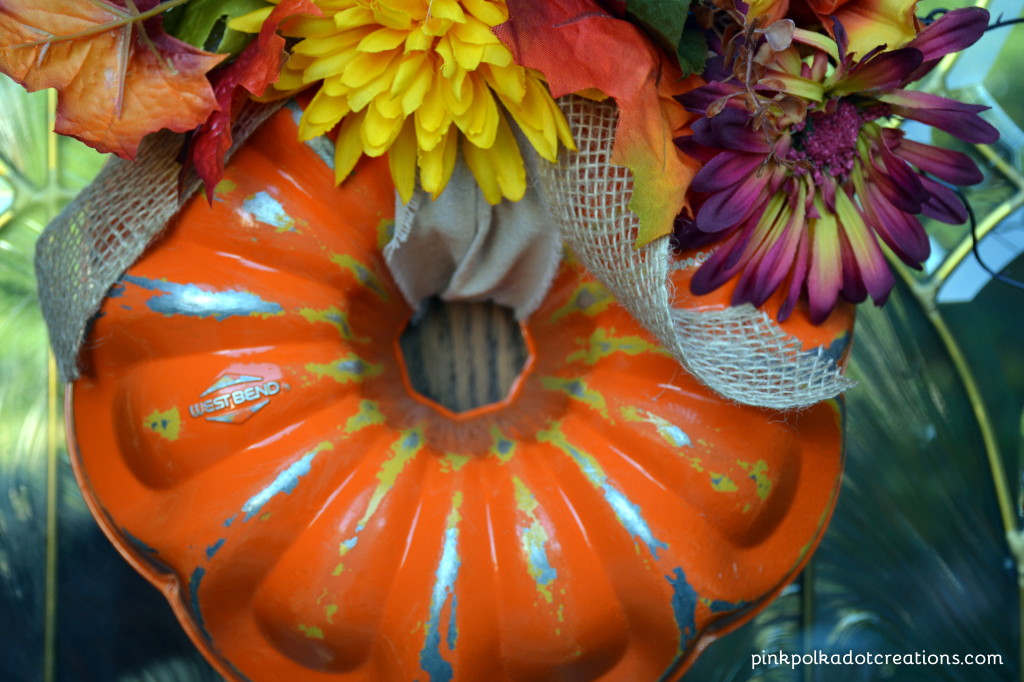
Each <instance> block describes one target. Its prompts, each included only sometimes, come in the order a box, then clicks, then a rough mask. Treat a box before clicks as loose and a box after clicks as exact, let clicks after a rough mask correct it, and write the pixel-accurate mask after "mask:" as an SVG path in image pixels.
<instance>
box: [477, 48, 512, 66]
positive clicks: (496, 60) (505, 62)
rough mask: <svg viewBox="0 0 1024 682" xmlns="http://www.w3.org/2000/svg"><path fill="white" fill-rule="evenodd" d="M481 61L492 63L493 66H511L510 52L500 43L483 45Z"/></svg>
mask: <svg viewBox="0 0 1024 682" xmlns="http://www.w3.org/2000/svg"><path fill="white" fill-rule="evenodd" d="M481 61H482V62H483V63H484V64H494V65H495V66H511V65H512V53H511V52H509V49H508V48H507V47H505V46H504V45H502V44H501V43H495V44H493V45H484V56H483V58H482V59H481Z"/></svg>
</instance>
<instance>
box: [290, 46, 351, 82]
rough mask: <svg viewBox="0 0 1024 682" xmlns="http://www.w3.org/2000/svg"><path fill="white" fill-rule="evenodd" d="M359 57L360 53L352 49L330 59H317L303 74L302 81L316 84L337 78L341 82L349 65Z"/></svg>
mask: <svg viewBox="0 0 1024 682" xmlns="http://www.w3.org/2000/svg"><path fill="white" fill-rule="evenodd" d="M358 56H359V53H358V52H356V50H355V48H350V49H348V50H345V51H344V52H339V53H338V54H332V55H331V56H330V57H323V58H321V59H317V60H315V61H313V62H312V63H311V64H310V65H309V66H308V67H307V68H306V69H305V70H304V71H303V72H302V80H303V81H304V82H306V83H315V82H316V81H321V80H326V79H328V78H337V79H338V81H339V82H340V81H342V76H343V75H344V74H345V73H346V72H347V71H348V67H349V64H351V63H352V60H354V59H355V58H356V57H358Z"/></svg>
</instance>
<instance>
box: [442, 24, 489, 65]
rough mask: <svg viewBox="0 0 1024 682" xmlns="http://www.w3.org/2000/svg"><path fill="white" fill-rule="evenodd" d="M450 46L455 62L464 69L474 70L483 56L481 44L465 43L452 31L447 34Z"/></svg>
mask: <svg viewBox="0 0 1024 682" xmlns="http://www.w3.org/2000/svg"><path fill="white" fill-rule="evenodd" d="M448 35H449V36H450V38H449V39H450V42H451V46H452V54H453V55H454V56H455V62H456V63H457V64H458V65H459V66H460V67H462V68H463V69H465V70H466V71H475V70H476V68H477V67H478V66H480V60H482V59H483V58H484V48H483V46H482V45H474V44H473V43H465V42H462V41H461V40H459V39H458V37H456V36H455V35H454V34H453V33H449V34H448Z"/></svg>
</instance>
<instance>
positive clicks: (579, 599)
mask: <svg viewBox="0 0 1024 682" xmlns="http://www.w3.org/2000/svg"><path fill="white" fill-rule="evenodd" d="M294 139H295V128H294V123H293V122H292V119H291V114H290V113H289V112H284V113H281V114H278V115H277V116H275V117H274V118H272V119H271V120H270V122H269V123H268V124H267V125H266V126H265V127H264V128H263V129H262V130H261V131H259V132H258V133H257V134H256V135H254V136H253V138H252V139H251V140H250V141H249V143H248V144H247V145H246V146H245V148H243V149H242V150H241V151H240V152H239V153H238V154H237V155H236V156H235V157H234V159H233V160H232V162H231V164H230V165H229V167H228V169H227V171H226V175H225V181H226V182H230V183H233V184H234V186H235V187H236V189H235V190H234V191H232V192H231V193H229V194H223V195H221V196H220V197H219V199H220V200H218V201H216V202H214V203H213V205H212V206H210V205H209V204H208V203H206V202H205V201H204V200H202V199H199V200H196V201H193V202H191V203H190V204H188V205H187V206H186V207H185V209H184V210H183V212H182V213H181V214H180V216H179V217H178V218H177V219H176V220H175V221H174V222H173V224H171V225H170V226H169V227H168V229H167V231H166V233H165V235H164V236H163V237H162V238H161V241H160V242H159V243H158V244H156V245H154V246H153V247H152V248H150V249H149V251H148V252H147V254H146V255H145V256H144V257H143V258H142V259H141V260H140V261H139V262H138V263H137V264H135V265H134V266H133V267H132V268H131V269H130V271H129V273H128V274H129V277H130V278H133V279H126V280H125V282H124V286H123V290H120V289H119V291H118V294H119V295H118V296H117V297H116V298H110V299H108V301H107V302H106V304H105V306H104V309H103V313H104V314H103V315H102V316H100V317H99V318H98V319H97V320H96V323H95V325H94V327H93V329H92V335H91V337H90V341H89V343H88V344H87V348H86V351H85V354H84V358H83V359H84V363H85V365H86V369H85V371H84V373H83V376H82V378H81V379H80V380H78V381H77V382H76V383H75V385H74V386H73V389H72V390H71V391H69V409H68V414H69V417H70V419H69V433H70V437H71V443H72V448H71V450H72V460H73V463H74V467H75V471H76V474H77V476H78V480H79V482H80V484H81V486H82V489H83V491H84V493H85V497H86V500H87V502H88V504H89V506H90V508H91V509H92V511H93V513H94V515H95V516H96V517H97V519H98V520H99V522H100V525H101V526H102V527H103V529H104V531H105V532H106V533H107V535H108V537H110V539H111V540H112V541H113V543H114V544H115V545H116V546H117V547H118V549H119V550H120V551H121V553H122V554H123V555H124V556H125V557H126V558H127V559H128V560H129V561H130V562H131V563H132V564H133V565H134V566H135V567H136V569H137V570H139V571H140V572H141V573H142V574H143V575H145V576H146V577H147V578H148V579H149V580H150V581H152V582H153V583H154V584H155V585H156V586H157V587H158V588H159V589H161V590H162V591H163V592H164V594H165V595H166V596H167V598H168V599H169V600H170V602H171V604H172V606H173V608H174V611H175V613H176V614H177V616H178V618H179V619H180V620H181V623H182V625H183V627H184V628H185V629H186V630H187V631H188V633H189V634H190V636H191V637H192V639H193V641H194V642H195V643H196V646H197V647H199V649H201V650H202V651H203V653H204V654H205V655H206V656H207V657H208V658H209V659H210V661H211V662H212V663H213V665H214V666H215V667H216V668H217V669H218V670H219V671H220V672H221V673H222V674H223V675H224V676H226V677H227V678H229V679H241V678H243V677H244V678H245V679H249V680H254V681H261V680H350V681H356V680H366V681H370V680H410V679H421V680H428V679H429V680H435V681H436V680H445V679H453V680H464V681H475V680H493V679H508V680H512V679H516V680H534V679H550V678H556V677H557V678H571V679H580V680H654V679H659V678H660V677H661V676H663V675H664V676H665V678H666V679H675V678H678V677H680V676H681V675H682V674H683V671H684V670H685V669H686V667H687V666H688V665H689V663H690V662H691V661H692V660H693V657H694V656H695V655H696V654H697V653H699V651H700V650H701V649H703V648H704V647H705V646H707V645H708V644H709V643H710V642H711V641H712V640H714V639H715V638H716V637H718V636H720V635H722V634H723V633H725V632H727V631H729V630H731V629H733V628H735V627H737V626H738V625H740V624H742V623H743V622H746V621H747V620H749V619H750V618H751V617H752V616H753V614H754V613H756V612H757V610H758V609H760V608H761V607H763V606H764V605H765V604H766V603H767V601H768V600H770V599H771V598H772V597H773V596H774V595H775V594H777V593H778V591H779V590H780V589H782V587H783V586H784V585H785V584H786V583H787V582H788V581H790V580H791V579H792V578H793V577H794V576H795V575H796V573H797V572H798V571H799V570H800V568H801V567H802V565H803V563H804V562H805V561H806V560H807V558H808V556H809V553H807V552H806V549H807V548H808V547H813V546H814V545H815V544H816V543H817V542H818V540H819V539H820V537H821V534H822V532H823V530H824V525H825V523H826V522H827V520H828V517H829V515H830V514H831V510H832V506H833V504H834V502H835V493H836V490H837V487H838V482H839V477H840V472H841V468H842V453H841V428H842V425H841V419H840V417H839V416H838V415H839V414H840V411H837V410H836V409H835V407H834V405H832V404H822V405H817V406H814V407H811V408H809V409H807V410H804V411H801V412H800V413H796V414H791V415H788V416H785V417H783V416H781V415H779V414H778V413H776V412H773V411H770V410H763V409H757V408H752V407H744V406H740V405H736V404H733V403H730V402H727V401H725V400H722V399H720V398H718V397H717V396H715V395H713V394H711V393H709V391H708V390H707V389H705V388H704V387H702V386H701V385H699V384H698V383H697V382H696V381H694V380H693V379H692V378H691V377H690V376H689V375H688V374H686V373H685V372H684V371H682V370H681V369H680V368H679V367H678V365H676V364H675V363H674V362H673V361H672V360H671V358H669V357H668V356H667V355H666V354H665V353H663V352H660V351H658V349H657V348H655V347H653V346H652V349H651V350H642V349H641V348H640V347H639V346H636V347H631V352H608V353H593V354H588V353H580V352H579V350H580V339H584V340H586V339H591V338H602V337H601V335H598V336H595V333H596V332H598V331H599V330H603V332H602V334H604V335H605V336H609V337H610V336H612V335H614V336H615V337H642V338H644V339H648V340H649V338H650V337H649V336H648V335H647V334H646V333H645V332H644V331H643V330H642V329H641V328H640V327H639V326H638V325H637V324H636V322H635V321H634V320H632V319H631V318H630V317H629V315H628V314H627V313H626V312H625V311H624V310H623V309H622V308H621V307H620V306H617V305H601V306H596V305H581V304H580V292H589V293H588V296H589V298H588V300H591V301H593V300H598V299H599V298H601V296H603V295H604V294H603V291H601V290H600V287H599V286H598V285H597V284H596V283H595V282H594V281H593V280H592V279H591V278H590V277H589V275H587V274H586V273H585V272H584V271H583V270H582V269H581V268H580V267H579V266H578V265H576V264H573V263H571V262H566V263H563V264H562V266H561V269H560V271H559V273H558V275H557V277H556V279H555V282H554V284H553V286H552V289H551V291H550V294H549V295H548V297H547V299H546V300H545V302H544V303H543V304H542V305H541V306H540V308H539V309H538V310H537V312H536V313H535V314H533V315H532V316H531V317H530V318H529V319H528V320H527V321H525V322H523V323H522V330H523V334H524V337H525V339H526V343H527V347H528V350H529V354H530V358H529V360H528V362H527V364H526V367H525V369H524V371H523V373H522V375H521V376H520V378H519V379H518V380H517V382H516V383H515V385H514V386H513V388H512V390H511V392H510V394H509V396H508V398H507V399H505V400H504V401H502V402H500V403H495V404H492V405H488V406H485V407H481V408H477V409H474V410H471V411H469V412H464V413H459V414H455V413H452V412H450V411H448V410H445V409H444V408H441V407H439V406H437V405H435V404H433V403H431V402H430V401H428V400H426V399H424V398H423V397H421V396H420V395H419V394H418V393H416V392H415V391H413V390H412V388H411V386H410V385H409V382H408V378H407V376H406V373H405V371H404V368H403V366H402V362H403V361H402V354H401V351H400V348H399V345H398V339H399V337H400V335H401V333H402V331H403V329H404V327H405V325H406V324H407V323H408V320H409V318H410V316H411V311H410V310H409V309H408V307H407V306H406V304H405V303H404V302H403V299H402V296H401V295H400V293H399V292H398V290H397V289H396V287H395V285H394V283H393V281H392V280H391V278H390V275H389V273H388V271H387V268H386V267H385V265H384V261H383V259H382V257H381V254H380V245H379V241H378V234H377V233H378V226H379V225H380V224H381V223H382V221H387V220H390V219H391V217H392V216H391V213H392V210H393V208H392V207H393V204H394V198H393V188H392V186H391V184H390V180H389V176H388V168H387V162H386V160H380V159H366V160H364V161H363V162H361V165H360V166H358V167H357V170H356V171H355V173H354V175H353V177H352V178H351V179H350V180H349V181H348V182H346V183H344V184H343V185H342V186H341V187H335V185H334V179H333V174H332V172H331V171H330V169H328V168H327V167H325V166H324V165H323V164H322V162H321V161H320V160H319V159H318V157H316V155H315V154H314V153H313V152H312V151H311V150H310V149H308V148H307V147H306V146H305V145H303V144H299V143H295V142H292V141H293V140H294ZM269 187H274V188H275V196H276V197H278V200H279V201H280V203H281V204H282V207H283V209H284V210H285V211H286V212H287V214H288V215H289V216H291V217H292V218H294V219H295V220H296V221H297V222H299V221H302V224H303V225H304V226H305V227H304V228H303V230H302V231H301V232H278V230H277V229H276V228H275V227H274V226H273V225H262V224H260V223H258V222H256V223H254V222H253V221H252V220H249V219H248V217H247V216H246V215H244V212H243V211H242V207H241V204H242V201H243V199H244V197H247V196H252V195H254V194H255V193H257V192H260V191H265V190H266V189H267V188H269ZM335 254H343V255H344V257H345V258H346V260H345V262H346V263H358V264H359V266H360V268H364V269H365V270H361V269H360V268H349V267H339V266H338V262H337V258H336V257H334V255H335ZM368 275H369V276H368ZM155 283H159V285H158V284H155ZM382 292H383V293H384V294H385V295H384V296H382V295H381V293H382ZM167 297H169V298H167ZM595 297H596V298H595ZM161 298H164V299H166V300H162V301H161V300H159V299H161ZM204 306H205V307H204ZM310 311H332V312H333V313H336V315H335V317H336V318H337V319H344V320H345V322H346V325H347V328H350V329H349V331H350V333H339V330H338V327H337V325H335V324H315V323H311V322H316V321H319V320H318V319H317V320H312V319H311V318H310ZM332 319H333V318H332ZM848 326H849V325H848V324H847V325H846V327H847V328H848ZM612 330H614V334H613V332H612ZM805 331H808V330H804V329H802V328H800V329H796V331H795V333H797V334H803V333H804V332H805ZM808 333H813V334H817V333H819V332H818V331H813V332H810V331H808ZM633 350H636V351H637V352H632V351H633ZM346 363H347V364H346ZM310 367H312V368H314V369H316V370H317V371H311V370H310V369H309V368H310ZM324 368H326V369H324ZM368 368H372V371H369V369H368ZM321 370H322V371H321ZM338 376H344V377H346V381H339V380H337V377H338ZM577 381H579V382H580V383H579V384H578V385H579V386H581V387H585V388H586V391H587V393H586V395H590V396H601V399H602V404H601V405H600V406H599V407H601V409H594V406H593V405H591V404H588V403H587V402H586V401H583V400H578V399H574V398H573V395H572V393H573V386H576V385H577V384H575V383H573V382H577ZM196 405H198V406H199V407H195V406H196ZM171 406H174V407H176V408H177V410H178V413H179V414H180V415H181V420H182V426H181V429H180V434H179V437H178V438H177V439H175V440H170V439H168V438H165V437H163V436H162V435H161V434H160V433H157V432H154V431H153V430H152V429H149V428H146V427H145V424H144V420H145V418H146V416H147V415H150V414H152V413H153V412H154V411H155V410H159V411H161V412H162V411H166V410H167V409H169V408H170V407H171ZM190 407H193V408H194V409H192V410H191V411H190ZM695 463H696V464H695ZM762 463H763V464H762ZM755 464H756V466H757V470H756V473H757V474H758V475H759V476H762V477H764V480H755V479H753V478H751V474H752V472H754V469H753V467H754V465H755ZM745 465H746V466H745ZM711 472H714V473H716V474H720V475H721V476H723V477H728V479H729V481H731V482H732V484H733V486H732V488H734V489H727V488H729V486H727V485H724V483H722V481H724V480H725V479H724V478H722V479H720V481H719V484H718V488H719V489H717V490H716V488H715V484H714V481H713V480H712V476H711ZM755 478H756V477H755ZM768 483H770V486H769V485H768ZM324 595H330V596H329V600H327V599H325V598H324ZM549 597H550V599H549Z"/></svg>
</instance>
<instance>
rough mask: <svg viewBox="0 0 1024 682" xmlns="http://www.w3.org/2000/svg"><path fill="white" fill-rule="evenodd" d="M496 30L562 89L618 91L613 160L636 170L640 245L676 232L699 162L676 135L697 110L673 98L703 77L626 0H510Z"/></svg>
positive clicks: (519, 58) (556, 91) (554, 90)
mask: <svg viewBox="0 0 1024 682" xmlns="http://www.w3.org/2000/svg"><path fill="white" fill-rule="evenodd" d="M508 8H509V20H508V22H506V23H504V24H501V25H500V26H497V27H496V28H495V33H496V34H497V35H498V37H499V38H500V39H501V40H502V42H504V43H505V45H507V46H508V47H509V49H510V50H512V53H513V55H514V56H515V59H516V62H517V63H519V64H522V65H524V66H527V67H530V68H534V69H537V70H539V71H540V72H541V73H543V74H544V76H545V78H547V81H548V86H549V87H550V89H551V94H552V95H554V96H555V97H559V96H561V95H565V94H567V93H571V92H579V91H581V90H587V89H590V88H596V89H598V90H600V91H601V92H603V93H605V94H606V95H609V96H611V97H612V98H614V99H615V103H616V104H617V105H618V107H619V123H618V127H617V129H616V134H615V143H614V147H613V150H612V158H611V161H612V163H614V164H616V165H621V166H626V167H627V168H629V169H630V171H632V173H633V181H634V190H633V197H632V200H631V202H630V208H631V209H632V210H633V211H634V212H635V213H636V214H637V215H638V216H639V217H640V236H639V239H638V242H637V243H638V245H643V244H646V243H647V242H650V241H652V240H653V239H655V238H657V237H659V236H661V235H665V234H669V233H671V231H672V225H673V221H674V219H675V217H676V215H678V214H679V212H680V211H681V210H682V208H683V205H684V203H685V195H686V188H687V187H688V186H689V184H690V180H692V178H693V176H694V174H695V173H696V171H697V163H696V162H695V161H693V160H691V159H689V158H687V157H685V156H684V155H683V154H681V153H680V152H679V151H678V150H677V148H676V146H675V144H673V142H672V140H673V138H674V137H676V136H677V135H679V133H680V131H681V129H682V128H683V127H684V126H685V124H686V123H687V122H688V121H689V120H690V119H692V118H693V117H692V116H691V115H690V114H688V113H687V112H686V111H685V110H684V109H683V107H682V106H681V105H680V104H679V103H678V102H676V101H675V100H674V99H673V95H677V94H682V93H684V92H687V91H689V90H692V89H693V88H695V87H697V86H699V85H702V84H703V81H701V80H700V79H699V78H696V77H690V78H686V79H683V78H682V77H681V73H680V72H679V70H678V67H676V66H675V65H674V64H672V63H671V61H670V60H669V59H668V57H667V55H665V54H664V53H663V52H662V51H661V50H660V49H659V48H658V47H657V46H656V45H655V44H654V43H652V42H651V40H650V39H649V38H648V37H647V36H646V35H645V34H644V33H643V32H642V31H641V30H640V29H639V28H637V27H636V26H635V25H633V24H631V23H630V22H628V21H625V20H623V19H621V18H620V16H621V9H622V3H621V2H605V3H600V2H595V1H594V0H547V1H546V2H533V1H532V0H508Z"/></svg>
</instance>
